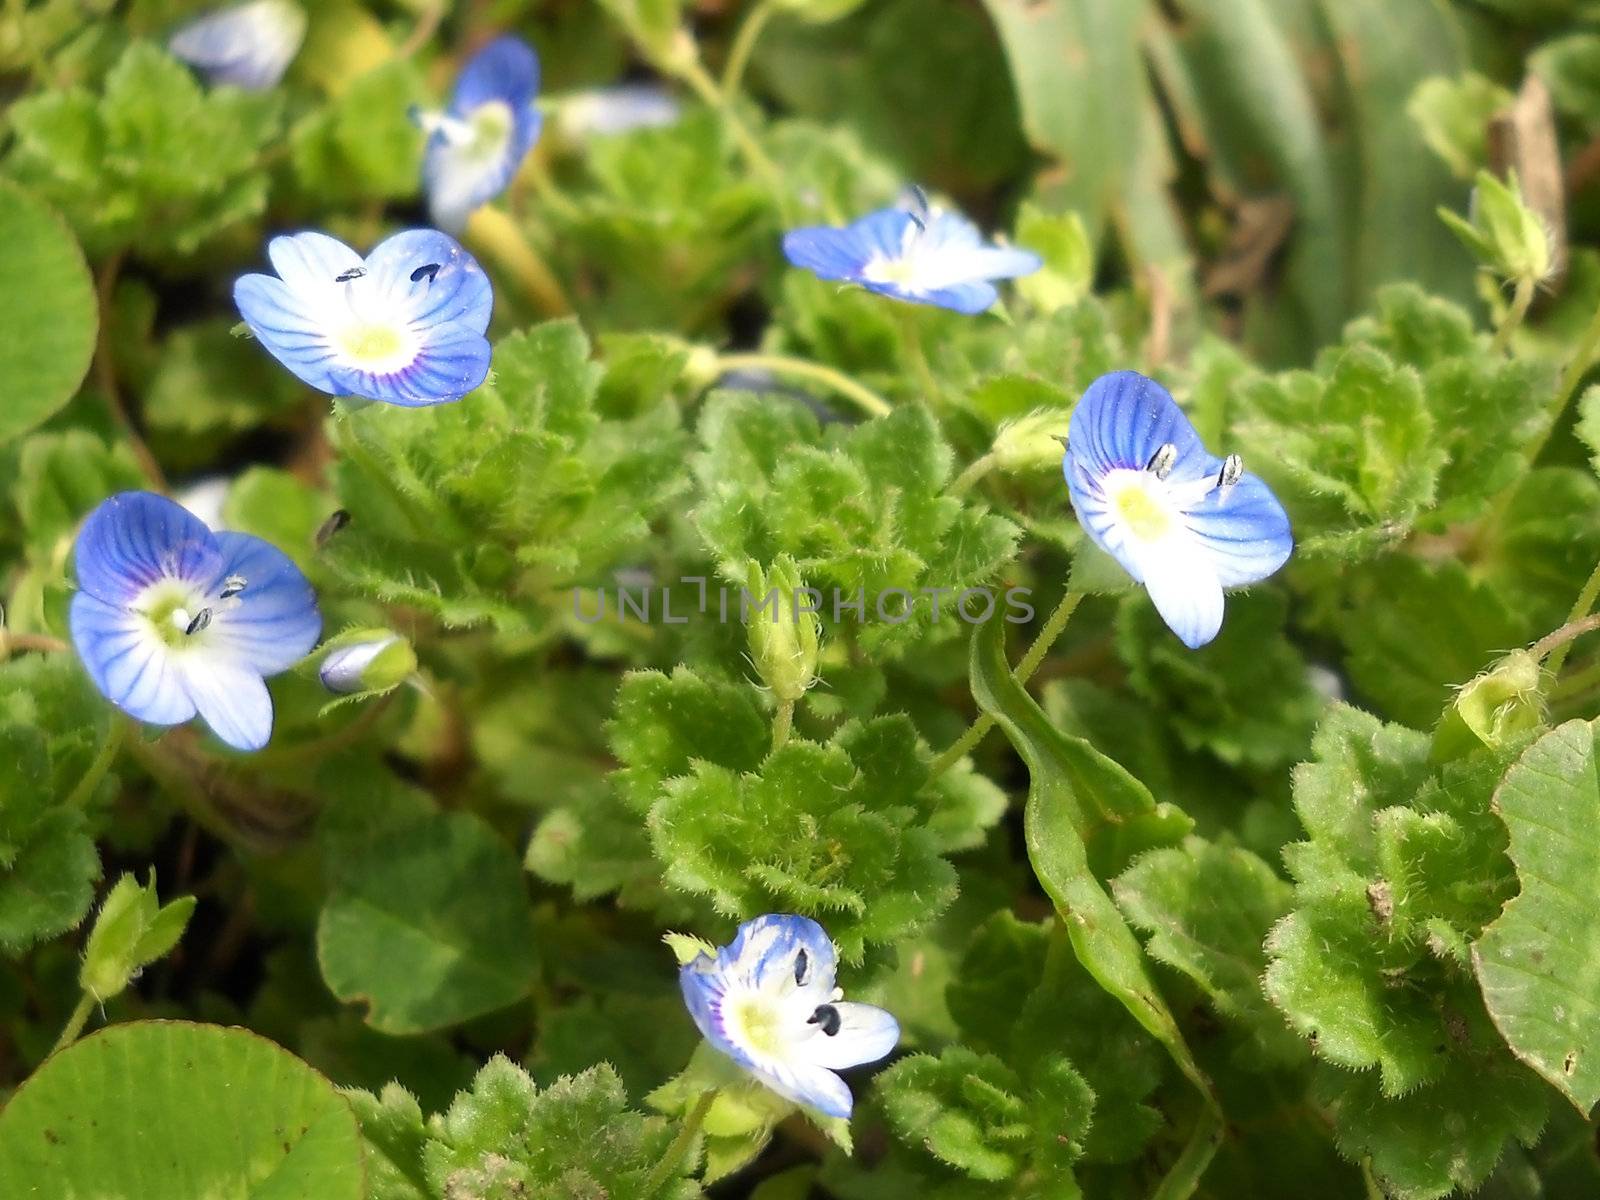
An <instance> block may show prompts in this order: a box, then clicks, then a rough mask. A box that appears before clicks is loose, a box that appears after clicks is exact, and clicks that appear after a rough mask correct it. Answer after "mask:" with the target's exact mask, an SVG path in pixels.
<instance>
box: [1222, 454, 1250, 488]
mask: <svg viewBox="0 0 1600 1200" xmlns="http://www.w3.org/2000/svg"><path fill="white" fill-rule="evenodd" d="M1243 475H1244V459H1242V458H1240V457H1239V456H1238V455H1237V454H1230V455H1228V457H1227V458H1225V459H1223V460H1222V472H1221V474H1219V475H1218V476H1217V486H1218V487H1232V486H1233V485H1234V484H1236V483H1238V482H1239V480H1240V478H1241V477H1242V476H1243Z"/></svg>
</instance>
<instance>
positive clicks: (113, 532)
mask: <svg viewBox="0 0 1600 1200" xmlns="http://www.w3.org/2000/svg"><path fill="white" fill-rule="evenodd" d="M73 558H74V561H75V565H76V569H77V575H78V587H79V589H80V590H82V591H85V592H88V593H89V594H90V595H92V596H95V597H97V598H99V599H100V600H103V601H105V602H106V603H108V604H113V605H122V604H127V603H128V602H129V601H131V600H132V599H133V598H134V597H135V596H137V595H138V594H139V593H140V592H141V591H143V590H144V589H145V588H147V587H149V586H150V585H151V584H153V583H155V582H157V581H158V580H160V579H163V578H171V579H180V580H184V581H186V582H189V583H193V584H196V585H197V586H201V587H203V586H204V585H205V584H207V583H209V582H210V581H211V580H212V579H213V578H215V577H216V573H217V569H218V567H220V566H221V563H222V556H221V553H220V551H219V550H218V548H217V543H216V539H215V538H214V537H213V536H212V534H211V531H210V530H209V529H207V528H206V527H205V525H203V524H202V523H201V522H200V521H199V520H198V519H197V518H196V517H195V516H194V514H192V513H190V512H189V511H188V510H187V509H185V508H184V507H183V506H182V505H181V504H176V503H174V502H173V501H171V500H168V499H167V498H166V497H165V496H157V495H154V494H153V493H150V492H119V493H118V494H117V495H115V496H112V497H110V498H109V499H106V500H102V501H101V502H100V503H99V504H98V505H97V506H96V507H95V509H94V511H93V512H91V513H90V514H89V516H88V517H87V518H86V519H85V521H84V523H83V528H82V530H80V531H79V533H78V540H77V542H76V543H75V545H74V548H73Z"/></svg>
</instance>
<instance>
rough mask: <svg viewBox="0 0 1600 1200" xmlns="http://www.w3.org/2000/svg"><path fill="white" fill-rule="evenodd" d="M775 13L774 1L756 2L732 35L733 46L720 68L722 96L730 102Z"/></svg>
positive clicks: (759, 0) (775, 5) (760, 0)
mask: <svg viewBox="0 0 1600 1200" xmlns="http://www.w3.org/2000/svg"><path fill="white" fill-rule="evenodd" d="M777 12H778V6H777V4H776V3H775V2H774V0H756V3H755V4H754V5H752V6H751V8H750V12H749V14H748V15H747V16H746V17H745V19H744V21H743V22H741V23H740V25H739V32H738V33H736V34H734V35H733V45H732V46H731V47H729V49H728V61H727V62H726V63H724V64H723V67H722V94H723V95H724V96H725V97H727V99H728V100H729V101H730V102H731V101H732V100H733V98H734V97H735V96H737V95H738V94H739V85H740V84H741V83H742V82H743V80H744V71H745V68H746V67H748V66H749V65H750V55H751V54H752V53H753V52H754V50H755V48H756V42H757V40H759V39H760V37H761V31H762V30H763V29H765V28H766V27H767V22H768V21H770V20H772V18H773V17H774V16H775V15H777Z"/></svg>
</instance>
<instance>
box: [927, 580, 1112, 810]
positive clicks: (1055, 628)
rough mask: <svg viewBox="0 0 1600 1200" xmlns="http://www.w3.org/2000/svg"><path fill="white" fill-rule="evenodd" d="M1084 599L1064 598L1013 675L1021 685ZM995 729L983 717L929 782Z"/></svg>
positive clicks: (950, 749) (943, 757)
mask: <svg viewBox="0 0 1600 1200" xmlns="http://www.w3.org/2000/svg"><path fill="white" fill-rule="evenodd" d="M1082 599H1083V593H1081V592H1068V593H1066V595H1064V596H1062V597H1061V603H1060V604H1058V605H1056V610H1055V612H1053V613H1051V614H1050V617H1049V619H1048V620H1047V621H1045V623H1044V626H1043V628H1041V629H1040V630H1039V636H1038V637H1037V638H1035V639H1034V641H1033V645H1032V646H1029V647H1028V652H1027V653H1026V654H1024V655H1023V656H1022V661H1021V662H1019V663H1018V664H1017V666H1016V669H1015V670H1014V671H1012V673H1011V674H1012V676H1013V678H1015V679H1016V681H1017V682H1018V683H1027V682H1028V680H1029V679H1031V678H1032V677H1033V673H1034V672H1035V671H1037V670H1038V669H1039V664H1040V663H1042V662H1043V661H1044V656H1045V655H1046V654H1049V653H1050V647H1051V646H1053V645H1054V644H1055V641H1056V639H1057V638H1058V637H1060V636H1061V631H1062V630H1063V629H1065V628H1066V627H1067V620H1068V618H1070V617H1071V616H1072V612H1073V610H1074V609H1075V608H1077V607H1078V603H1079V601H1081V600H1082ZM993 728H994V718H993V717H991V716H990V715H989V714H988V713H984V714H983V715H982V716H980V717H979V718H978V719H977V720H976V721H974V722H973V723H972V724H971V725H969V726H968V727H967V731H966V732H965V733H963V734H962V735H961V736H960V737H958V738H957V739H956V740H955V741H953V742H951V743H950V744H949V745H948V746H946V747H945V748H944V750H943V752H941V753H940V754H939V756H938V757H937V758H935V759H934V760H933V765H932V766H930V767H929V768H928V781H929V782H930V783H931V782H932V781H933V780H935V779H937V778H939V776H941V775H943V774H944V773H945V772H946V771H948V770H949V769H950V768H951V767H953V766H955V765H956V763H958V762H960V761H961V759H962V758H964V757H965V756H966V755H967V754H968V753H970V752H971V751H972V749H973V748H974V747H975V746H977V744H978V743H979V742H981V741H982V740H983V736H984V734H986V733H988V732H989V730H991V729H993Z"/></svg>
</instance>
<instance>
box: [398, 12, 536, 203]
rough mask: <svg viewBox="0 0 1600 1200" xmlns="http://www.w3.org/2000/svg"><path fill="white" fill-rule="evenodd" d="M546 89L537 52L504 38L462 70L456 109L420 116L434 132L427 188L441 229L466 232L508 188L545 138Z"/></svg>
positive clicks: (425, 165) (425, 172) (426, 162)
mask: <svg viewBox="0 0 1600 1200" xmlns="http://www.w3.org/2000/svg"><path fill="white" fill-rule="evenodd" d="M538 90H539V56H538V55H537V54H535V53H534V52H533V47H532V46H530V45H528V44H527V43H526V42H524V41H523V40H522V39H521V38H515V37H499V38H496V39H495V40H494V41H492V42H490V43H489V44H488V45H487V46H485V47H484V48H483V49H482V50H479V51H478V52H477V53H476V54H474V55H473V56H472V59H471V61H469V62H468V63H467V65H466V66H465V67H463V68H462V69H461V75H460V77H459V78H458V79H457V80H456V90H455V92H454V93H453V94H452V95H451V97H450V107H449V108H447V109H445V111H444V112H442V113H422V112H413V117H414V118H415V120H416V121H417V123H418V124H419V125H421V126H422V129H423V132H424V133H426V134H427V135H428V145H427V149H426V150H425V152H424V156H423V160H422V186H423V188H424V189H425V190H426V191H427V193H428V211H429V212H430V213H431V214H432V216H433V220H434V223H435V224H437V225H439V226H440V227H441V228H444V229H451V230H459V229H461V228H462V226H464V225H465V224H466V223H467V218H468V217H470V216H471V215H472V213H473V211H474V210H475V209H477V208H478V207H480V206H481V205H484V204H487V203H488V202H489V201H491V200H493V199H494V198H495V197H496V196H498V195H499V194H500V193H501V192H503V191H505V190H506V185H507V184H509V183H510V182H511V177H512V176H513V175H515V174H516V173H517V168H518V167H519V166H521V165H522V160H523V159H524V158H526V157H527V156H528V151H529V150H531V149H533V144H534V142H536V141H537V140H538V138H539V126H540V124H541V122H542V118H541V117H540V115H539V112H538V110H537V109H536V108H534V106H533V99H534V96H535V94H536V93H537V92H538Z"/></svg>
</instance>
